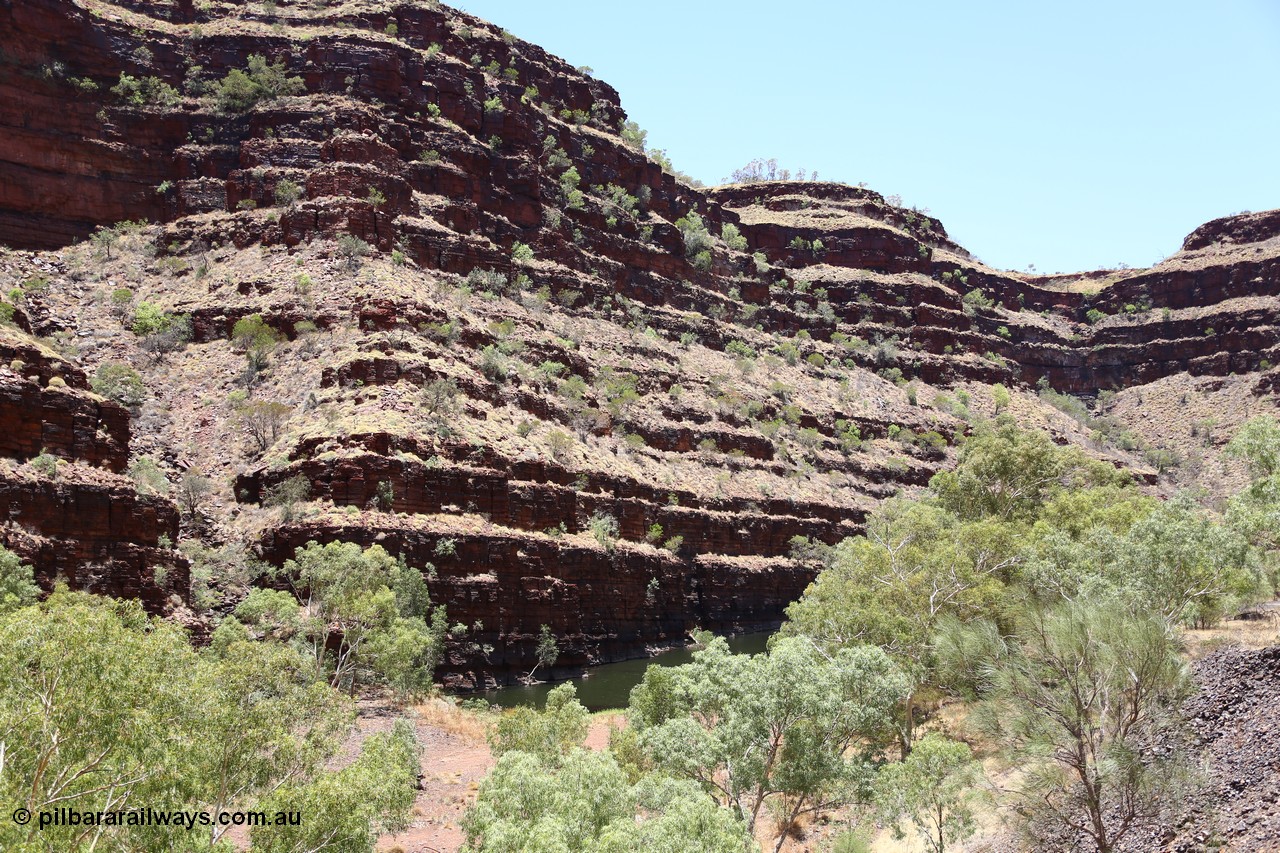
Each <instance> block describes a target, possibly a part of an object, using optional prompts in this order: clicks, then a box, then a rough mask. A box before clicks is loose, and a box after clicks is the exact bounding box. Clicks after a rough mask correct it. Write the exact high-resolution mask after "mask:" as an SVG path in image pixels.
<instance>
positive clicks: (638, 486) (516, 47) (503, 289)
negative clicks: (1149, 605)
mask: <svg viewBox="0 0 1280 853" xmlns="http://www.w3.org/2000/svg"><path fill="white" fill-rule="evenodd" d="M254 57H259V58H260V59H256V60H255V59H254ZM255 62H256V63H257V64H256V66H255V65H254V63H255ZM254 68H256V69H257V71H256V72H255V73H257V74H258V75H259V76H258V77H256V78H252V79H253V81H254V82H251V84H250V85H249V89H248V90H246V91H248V92H249V96H246V97H245V98H241V99H240V100H235V99H229V98H227V97H219V91H220V89H221V86H222V83H223V81H225V80H227V79H228V77H229V75H230V76H234V75H233V72H235V73H238V72H240V71H243V70H245V69H250V70H253V69H254ZM272 69H275V70H272ZM122 75H124V76H123V77H122ZM294 77H296V78H297V80H294V81H292V82H290V80H291V78H294ZM246 79H250V78H246ZM129 80H132V81H133V83H132V84H130V83H128V81H129ZM661 161H662V157H661V155H660V154H656V153H654V152H648V153H646V151H645V150H644V146H643V142H642V140H641V139H640V137H639V136H638V135H637V133H636V130H635V128H633V127H631V126H628V125H627V124H626V117H625V113H624V112H623V110H622V108H621V106H620V105H619V102H618V98H617V94H616V93H615V92H614V91H613V90H612V89H611V88H610V87H608V86H607V85H606V84H604V83H602V82H600V81H598V80H595V79H594V78H592V77H590V76H589V75H587V74H585V73H583V72H580V71H577V70H575V69H573V68H572V67H570V66H568V65H567V64H566V63H564V62H563V61H561V60H559V59H557V58H555V57H552V56H549V55H548V54H546V53H545V52H544V51H542V50H541V49H540V48H538V47H536V46H534V45H530V44H527V43H525V42H522V41H520V40H518V39H516V38H514V37H512V36H510V35H509V34H507V33H505V32H503V31H499V30H496V29H495V28H494V27H493V26H492V25H490V24H487V23H486V22H483V21H480V20H479V19H476V18H473V17H470V16H468V15H465V14H463V13H460V12H457V11H454V10H451V9H449V8H447V7H444V6H435V5H433V4H420V3H412V4H410V3H386V2H346V3H341V4H321V3H299V2H295V3H284V2H281V3H278V4H274V5H273V6H272V7H268V6H265V5H263V4H258V3H229V2H212V3H205V4H200V5H199V6H198V7H197V6H195V5H192V4H190V3H184V2H173V3H165V2H156V3H150V2H148V3H142V2H101V1H100V0H76V1H75V2H73V0H30V1H29V2H21V3H17V2H3V0H0V243H4V244H6V245H9V246H11V247H14V249H15V250H22V251H12V252H9V253H7V254H6V255H5V263H6V267H5V268H4V273H3V275H4V277H5V284H6V288H5V289H6V290H8V289H10V288H14V287H17V288H19V290H18V291H17V293H16V294H14V295H11V298H12V299H14V300H17V301H18V302H20V304H17V303H15V306H16V308H17V312H16V313H15V320H16V321H17V322H19V323H21V324H25V325H24V328H26V329H27V330H28V331H30V332H31V333H33V334H34V336H35V337H34V338H33V339H32V341H33V343H32V345H33V346H36V345H39V346H44V347H46V348H47V347H49V346H57V347H58V348H59V350H60V351H61V352H62V353H64V354H65V356H66V357H67V358H69V359H71V360H72V361H74V362H76V363H78V364H79V365H80V368H79V369H81V370H84V371H89V372H92V371H93V370H96V369H97V368H98V367H99V366H101V365H103V364H107V363H123V364H129V365H132V366H133V367H135V368H136V369H137V370H139V371H141V373H142V375H143V377H144V379H145V382H146V385H147V388H148V393H149V399H148V400H147V401H146V402H145V403H143V404H142V405H141V406H140V407H139V409H138V411H137V413H136V415H135V417H134V419H133V429H134V433H135V437H134V439H133V441H132V444H130V443H129V441H128V439H127V438H125V439H123V440H121V439H120V438H118V437H117V438H115V439H112V441H111V442H109V444H110V447H109V448H108V447H106V446H105V445H104V446H103V447H98V446H97V445H96V444H95V445H93V446H92V447H90V446H89V444H86V443H85V440H84V439H81V444H80V445H76V448H77V449H75V451H74V453H77V454H87V455H85V456H84V458H85V459H87V460H89V461H92V462H95V463H99V464H103V465H106V466H107V467H108V468H113V470H119V469H121V468H122V467H123V465H124V457H123V456H122V455H121V454H122V453H123V449H122V448H124V447H125V446H129V447H131V449H132V451H133V455H134V457H135V458H138V457H143V456H145V457H147V458H150V459H153V460H155V461H156V462H157V463H159V465H160V466H161V467H162V468H163V469H164V470H166V471H167V472H168V473H169V476H170V479H171V480H175V481H176V480H177V478H178V476H179V474H180V472H182V471H183V470H188V469H192V468H196V469H199V470H201V471H203V472H204V473H205V474H207V475H209V476H210V477H211V478H212V479H213V482H214V484H215V486H216V493H215V495H214V496H213V498H212V500H211V501H210V502H208V503H207V504H205V505H204V506H202V507H201V510H200V512H199V513H197V514H196V515H195V516H194V517H191V518H188V519H187V520H186V524H185V527H184V534H185V535H187V536H191V537H199V538H201V539H203V540H204V541H205V542H206V543H207V544H209V545H212V546H217V545H221V544H225V543H234V542H245V543H248V544H249V545H251V546H252V547H253V548H254V549H255V550H256V551H257V552H258V553H259V554H260V555H261V556H263V557H264V558H266V559H267V560H269V561H271V562H273V563H277V564H278V563H281V562H283V561H284V560H285V559H287V558H288V557H289V556H291V555H292V552H293V549H294V548H296V547H297V546H298V545H301V544H304V543H305V542H307V541H309V540H317V541H330V540H350V541H356V542H360V543H361V544H365V545H368V544H373V543H379V544H382V545H384V546H385V547H387V548H388V549H389V550H391V551H392V552H393V553H398V554H402V555H403V556H404V557H405V558H406V559H407V560H408V561H409V562H410V563H411V564H412V565H415V566H420V567H423V568H424V570H425V569H426V567H427V565H428V564H430V566H431V567H432V568H431V574H430V586H431V590H432V594H433V596H434V597H435V599H436V600H437V601H439V602H441V603H444V604H445V605H446V606H447V607H448V611H449V616H450V623H451V624H454V625H457V626H460V628H459V630H455V631H454V632H453V634H452V636H451V647H450V648H451V651H450V655H449V659H448V661H447V662H446V665H445V674H446V675H447V676H448V677H449V678H450V679H451V680H453V681H454V682H456V683H460V684H481V683H485V682H491V681H503V680H508V679H510V678H513V677H515V676H517V675H519V674H521V673H522V672H527V671H528V670H529V669H530V668H532V666H533V663H534V660H535V648H536V643H537V637H538V633H539V629H540V627H541V626H542V625H548V626H549V627H550V628H551V629H552V630H553V631H554V633H555V634H556V636H557V638H558V640H559V643H560V648H561V657H560V660H559V663H558V668H559V670H560V672H562V673H566V672H569V671H572V670H574V669H576V668H579V667H581V666H583V665H587V664H591V663H599V662H603V661H607V660H612V659H618V658H622V657H628V656H633V655H637V654H642V653H644V652H645V651H646V650H651V649H653V648H656V647H661V646H664V645H672V644H678V643H681V642H683V641H684V639H685V637H686V635H687V632H688V631H689V630H690V629H692V628H693V627H695V626H696V627H704V628H711V629H716V630H722V631H729V630H752V629H758V628H765V627H768V626H770V625H773V624H776V622H777V621H778V619H779V618H780V616H781V612H782V608H783V607H784V606H785V605H786V603H788V602H789V601H791V600H794V599H795V598H796V597H798V596H799V594H800V593H801V592H802V590H803V589H804V586H805V585H806V584H807V583H808V581H809V580H810V579H811V578H812V576H813V572H814V570H815V567H816V566H815V564H814V563H813V562H812V561H811V560H808V559H806V552H805V549H804V548H801V549H799V550H798V551H794V549H793V544H792V543H793V539H794V538H795V537H804V539H806V540H809V541H816V542H820V543H833V542H836V541H838V540H839V539H841V538H843V537H845V536H848V535H851V534H854V533H857V532H858V531H859V530H860V529H861V523H862V521H863V519H864V518H865V517H866V514H867V513H868V512H870V511H871V510H872V509H873V508H874V507H875V505H876V504H877V502H879V501H880V500H883V499H884V498H886V497H888V496H890V495H892V494H894V493H896V492H898V491H899V490H902V489H908V490H909V489H914V488H918V487H920V486H922V485H923V484H924V483H926V482H927V481H928V479H929V477H930V476H931V475H932V474H933V473H934V472H936V471H937V470H939V469H940V468H942V467H945V466H947V465H948V464H951V462H952V461H953V458H954V450H953V447H954V444H955V442H956V440H957V438H958V437H960V436H962V435H963V434H964V433H965V432H966V431H967V430H968V429H970V425H971V424H972V423H973V422H974V421H975V420H976V419H977V418H980V417H990V416H992V415H994V414H996V413H997V411H1003V412H1008V413H1009V414H1012V415H1013V416H1015V417H1016V418H1017V419H1018V420H1019V421H1021V422H1023V423H1025V424H1027V425H1028V426H1039V427H1042V428H1045V429H1048V430H1050V431H1051V432H1052V433H1053V434H1054V435H1055V436H1056V438H1057V439H1058V440H1059V441H1062V442H1074V443H1077V444H1080V445H1081V446H1083V447H1086V448H1087V449H1088V451H1089V452H1090V453H1093V454H1095V455H1097V456H1099V457H1101V458H1106V459H1109V460H1111V461H1113V462H1114V463H1115V464H1117V465H1123V466H1127V467H1130V468H1132V469H1133V470H1135V472H1137V473H1138V474H1139V475H1140V476H1141V477H1142V479H1143V480H1144V481H1145V482H1146V483H1147V484H1148V487H1149V488H1152V489H1155V490H1165V491H1167V490H1171V489H1173V488H1175V487H1177V486H1179V485H1191V484H1197V485H1202V486H1206V487H1208V488H1210V489H1211V490H1214V491H1216V492H1218V493H1224V492H1225V491H1227V490H1229V489H1230V488H1231V487H1232V486H1233V484H1237V483H1238V482H1239V472H1238V471H1237V470H1236V469H1234V468H1232V467H1230V466H1228V467H1223V466H1221V465H1220V464H1219V461H1218V459H1217V455H1216V449H1217V448H1218V447H1219V446H1220V445H1221V443H1222V441H1224V440H1225V438H1226V437H1229V434H1230V430H1231V428H1233V426H1234V425H1236V424H1238V423H1241V422H1243V420H1244V419H1246V418H1247V417H1249V416H1250V415H1252V414H1255V413H1257V412H1259V411H1268V410H1271V409H1273V407H1274V404H1273V401H1272V394H1273V392H1274V381H1275V380H1274V377H1275V371H1274V369H1273V368H1272V367H1271V362H1273V361H1274V360H1275V358H1274V350H1275V347H1276V344H1277V335H1276V324H1275V317H1276V311H1277V297H1278V296H1280V293H1278V292H1277V291H1278V288H1280V275H1278V274H1277V263H1278V261H1277V257H1278V256H1280V236H1277V234H1278V231H1277V227H1276V226H1277V223H1276V216H1275V215H1274V213H1272V214H1255V215H1248V216H1241V217H1233V218H1229V219H1227V220H1219V221H1216V222H1213V223H1209V224H1208V225H1206V226H1203V227H1202V228H1201V229H1198V230H1197V231H1196V232H1195V233H1194V234H1193V235H1191V237H1189V238H1188V240H1187V243H1186V244H1185V245H1184V248H1183V250H1182V251H1181V252H1179V253H1178V254H1176V255H1174V256H1173V257H1171V258H1170V259H1168V260H1166V261H1165V262H1163V263H1161V264H1159V265H1158V266H1156V267H1155V268H1152V269H1150V270H1140V271H1134V270H1124V271H1118V270H1117V271H1101V272H1097V273H1088V274H1083V275H1080V276H1075V277H1039V278H1029V277H1026V276H1021V275H1017V274H1012V273H1008V272H1001V271H998V270H994V269H991V268H988V267H987V266H985V265H983V264H982V263H980V262H979V261H977V260H976V259H974V258H973V257H972V256H970V255H969V253H968V252H966V251H965V250H964V249H963V248H961V247H959V246H957V245H955V244H954V243H953V242H952V241H951V240H950V239H949V238H948V237H947V235H946V232H945V230H944V229H943V226H942V225H941V223H939V222H937V221H936V220H935V219H933V218H931V217H929V216H927V215H925V214H922V213H920V212H918V211H914V210H907V209H903V208H901V207H898V206H895V205H893V204H890V203H889V202H888V201H887V200H886V199H885V198H884V197H883V196H881V195H880V194H878V193H875V192H873V191H871V190H868V189H865V188H861V187H850V186H845V185H840V184H830V183H817V182H769V183H756V184H748V185H737V186H730V187H722V188H718V189H713V190H705V189H700V188H696V187H693V186H690V185H689V183H688V182H687V181H686V180H684V179H682V178H680V177H678V176H676V175H675V174H673V173H672V171H671V170H670V168H669V166H667V165H666V164H664V163H663V162H661ZM123 220H134V221H137V220H149V221H152V222H157V223H160V224H157V225H151V226H146V227H141V226H139V227H130V228H126V229H117V230H114V231H110V232H106V237H105V238H101V239H98V240H95V241H92V242H87V243H78V244H76V243H75V241H76V240H78V239H80V238H84V237H86V236H88V235H90V234H93V233H97V234H99V235H100V237H101V235H102V234H103V232H101V231H96V232H95V229H99V228H101V227H102V226H109V225H112V224H114V223H117V222H120V221H123ZM31 281H38V282H40V286H38V287H26V286H24V284H26V283H28V282H31ZM121 291H124V292H126V293H127V294H128V296H127V297H125V298H126V299H127V300H128V304H126V305H123V306H122V304H121V303H120V302H118V301H116V300H115V298H114V294H117V293H119V292H121ZM144 301H145V302H148V303H151V304H155V305H158V306H159V307H161V308H163V309H164V310H166V311H169V312H171V313H173V314H185V315H189V317H190V322H191V330H192V341H191V343H190V344H189V345H188V346H187V347H185V348H184V349H181V350H179V351H175V352H168V353H157V352H156V351H155V350H154V348H146V341H145V340H143V339H140V338H138V337H137V336H135V335H134V334H133V333H132V332H131V331H129V328H128V325H129V316H128V312H129V311H132V310H136V309H137V307H138V306H139V305H140V304H141V303H142V302H144ZM122 307H123V308H124V309H126V310H125V311H124V312H123V313H122V311H121V308H122ZM254 314H257V315H260V316H261V317H262V318H263V320H264V322H265V324H266V325H267V326H269V327H270V328H271V329H272V330H274V332H275V333H276V334H278V335H279V336H280V338H281V341H279V342H277V343H273V344H271V345H270V346H268V347H265V348H263V351H262V352H260V353H258V355H261V356H263V359H261V360H262V361H265V364H260V365H259V367H260V368H261V369H258V370H255V371H254V372H253V374H252V375H250V374H247V373H246V370H245V365H246V355H245V353H244V352H243V347H242V346H240V345H239V344H237V343H235V342H233V341H231V340H230V337H231V334H232V331H233V328H234V326H235V324H236V322H237V321H239V320H241V319H243V318H246V317H249V316H251V315H254ZM42 341H43V342H44V343H41V342H42ZM67 372H68V371H66V370H63V373H67ZM81 375H82V374H81ZM47 379H48V377H45V380H44V382H43V383H42V387H41V388H40V389H37V390H38V393H39V394H47V393H49V389H48V388H47V387H44V386H47ZM24 381H25V380H24ZM68 384H71V383H70V380H68ZM997 385H999V386H1000V387H996V386H997ZM1045 386H1048V388H1049V389H1056V390H1057V392H1062V393H1050V392H1049V391H1046V390H1045ZM1006 389H1007V390H1006ZM1100 391H1107V392H1109V393H1108V394H1107V395H1103V396H1102V397H1098V396H1097V395H1098V393H1099V392H1100ZM26 393H27V394H28V395H31V394H35V393H37V391H32V390H27V391H26ZM1069 395H1075V396H1069ZM54 396H55V397H57V395H56V394H55V395H54ZM252 403H263V404H279V407H280V408H279V411H278V417H277V418H276V421H277V422H273V423H272V424H271V427H272V428H271V429H270V430H269V431H268V434H267V436H266V439H265V440H262V441H255V440H253V439H252V437H249V436H247V435H246V430H245V428H244V422H245V412H246V411H247V410H246V405H247V404H252ZM24 405H25V404H24ZM42 405H43V403H42ZM95 405H101V404H96V403H95ZM101 411H103V412H106V413H107V414H105V415H104V416H103V417H104V418H105V419H106V420H107V421H109V422H111V423H116V424H123V425H124V427H125V429H127V428H128V423H129V422H128V421H127V420H121V418H120V413H119V412H118V411H117V410H116V409H111V408H109V407H108V408H106V409H102V410H101ZM1153 412H1154V413H1156V416H1152V413H1153ZM113 418H114V420H112V419H113ZM118 429H119V427H118V426H117V430H118ZM107 434H109V435H110V434H112V433H111V432H110V430H109V429H108V430H107ZM116 435H119V433H118V432H117V433H116ZM41 441H45V439H43V438H42V439H41ZM69 441H71V440H70V439H69ZM99 443H102V442H99ZM54 444H56V442H55V443H54ZM71 444H74V441H71ZM24 446H25V447H26V448H27V449H26V450H25V451H18V450H15V451H14V452H15V454H18V455H19V458H21V453H30V452H31V449H32V448H34V447H35V445H34V444H32V443H31V441H28V442H27V444H26V445H24ZM45 446H49V447H50V450H51V452H54V453H57V452H59V450H58V449H56V448H55V447H54V446H52V445H50V444H48V443H46V445H45ZM70 446H71V445H68V448H70ZM81 446H83V449H80V448H81ZM95 448H96V449H95ZM37 452H38V449H37ZM65 453H66V454H67V455H73V452H72V450H71V449H67V450H66V451H65ZM113 454H114V455H113ZM77 458H79V457H77ZM289 495H292V497H287V499H285V498H282V496H289ZM162 503H163V502H162V501H159V502H155V505H156V506H159V505H161V504H162ZM24 505H25V504H24ZM31 505H32V506H34V505H35V504H31ZM165 505H166V506H168V505H167V504H165ZM169 511H170V514H169V515H166V516H165V518H166V519H168V521H166V524H168V525H169V528H176V521H175V520H174V516H173V515H172V507H171V506H170V510H169ZM169 528H166V530H167V531H168V532H166V535H168V536H169V537H170V539H171V540H172V539H173V538H174V537H175V536H176V535H177V530H176V529H169ZM86 536H87V534H86ZM152 541H153V543H154V542H155V541H158V540H152ZM162 576H163V577H165V580H166V583H168V584H169V585H171V586H172V585H173V584H174V583H176V582H177V581H178V580H179V576H178V575H177V574H169V575H163V573H162ZM128 583H134V582H133V581H129V582H128ZM122 584H123V585H122V586H121V589H125V588H126V587H127V584H125V582H123V581H122ZM154 599H155V597H154V596H153V600H154ZM461 628H465V631H464V630H461Z"/></svg>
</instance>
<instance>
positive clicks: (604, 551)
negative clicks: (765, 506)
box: [263, 517, 814, 687]
mask: <svg viewBox="0 0 1280 853" xmlns="http://www.w3.org/2000/svg"><path fill="white" fill-rule="evenodd" d="M334 540H339V541H348V542H358V543H360V544H361V545H364V546H368V545H372V544H375V543H376V544H379V545H382V546H383V547H384V548H386V549H388V550H389V551H391V552H392V553H395V554H399V555H401V556H403V557H404V558H405V560H406V561H407V562H408V563H409V565H411V566H416V567H426V566H428V565H430V566H432V567H433V571H432V577H431V589H432V600H433V601H434V602H435V603H437V604H443V605H444V606H445V607H446V609H447V613H448V616H449V622H450V624H461V625H465V626H469V628H468V631H467V632H466V634H465V636H456V637H455V638H454V639H455V641H457V642H456V644H455V646H454V650H453V652H452V653H451V655H450V656H449V659H448V660H447V662H446V663H445V665H444V674H445V675H446V677H447V680H448V682H449V683H452V684H455V685H457V686H470V687H481V686H485V685H486V684H493V683H495V682H510V681H512V680H514V679H515V678H517V677H519V676H521V675H523V674H524V673H526V672H528V670H529V669H530V668H532V661H534V660H536V656H535V654H534V652H535V648H536V645H537V642H538V634H539V630H540V628H541V626H543V625H548V626H551V627H552V628H553V630H554V631H555V634H556V636H557V638H558V642H559V645H560V657H559V659H558V660H557V663H556V666H557V669H558V670H559V671H560V672H561V674H568V673H571V672H574V671H575V670H581V669H582V668H583V667H585V666H588V665H594V664H599V663H607V662H610V661H618V660H625V659H627V658H631V657H643V656H645V655H646V654H650V653H652V652H653V651H655V650H657V649H662V648H670V647H675V646H679V645H683V644H685V643H686V642H688V640H689V632H690V631H692V630H694V629H697V628H701V629H705V630H712V631H718V632H722V633H734V632H744V631H758V630H765V629H769V628H773V627H776V626H777V624H778V622H779V617H780V613H781V611H782V608H783V607H785V606H786V605H787V604H788V603H790V602H791V601H794V600H795V599H796V598H797V597H799V595H800V593H801V592H802V591H803V590H804V588H805V586H807V585H808V584H809V582H810V581H811V580H812V579H813V575H814V572H813V570H812V569H810V568H807V567H802V566H797V565H795V564H793V563H791V561H789V560H787V561H766V560H759V559H756V560H746V561H738V562H735V561H733V560H730V559H723V558H720V559H717V558H697V559H685V558H682V557H681V556H679V555H673V554H669V553H667V552H664V551H661V550H659V549H656V548H645V547H636V546H632V545H628V544H625V543H623V544H620V545H614V546H610V547H607V548H606V547H602V546H601V545H600V544H598V543H596V542H594V541H591V540H589V539H587V538H586V537H578V536H560V537H559V538H556V537H551V536H545V535H542V536H520V535H512V534H511V533H509V532H503V531H501V530H499V529H494V530H493V531H492V532H478V533H464V532H461V531H456V532H450V535H448V536H445V535H443V534H442V532H441V531H436V530H432V529H430V528H427V527H423V526H420V525H416V524H413V523H410V522H395V521H394V520H392V519H388V518H386V517H381V518H378V517H372V518H369V517H366V518H361V519H358V520H352V521H350V522H346V523H343V522H328V523H324V522H313V523H301V524H296V525H284V526H280V527H277V528H275V529H274V530H272V531H271V533H270V534H269V536H268V537H267V539H266V540H264V542H263V553H264V555H266V556H267V557H268V558H269V559H270V560H271V561H272V562H277V563H279V562H283V561H284V560H285V559H288V558H289V557H291V556H292V555H293V553H294V551H295V549H297V548H298V547H300V546H302V545H305V544H306V543H307V542H308V541H334ZM442 541H447V542H448V545H447V547H443V548H442V547H441V544H440V543H441V542H442ZM478 648H479V649H489V650H487V651H477V649H478Z"/></svg>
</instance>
